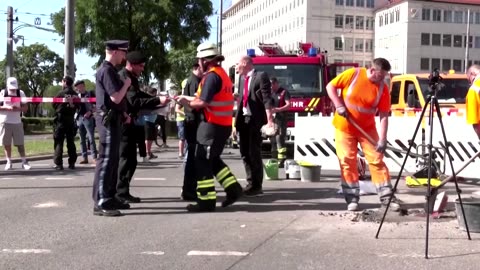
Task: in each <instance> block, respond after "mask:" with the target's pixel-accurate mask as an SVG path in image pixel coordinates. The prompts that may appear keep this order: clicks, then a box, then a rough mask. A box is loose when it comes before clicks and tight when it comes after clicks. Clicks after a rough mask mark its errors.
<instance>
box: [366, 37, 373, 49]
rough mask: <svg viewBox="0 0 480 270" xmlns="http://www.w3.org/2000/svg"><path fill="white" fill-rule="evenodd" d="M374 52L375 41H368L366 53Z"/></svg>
mask: <svg viewBox="0 0 480 270" xmlns="http://www.w3.org/2000/svg"><path fill="white" fill-rule="evenodd" d="M372 51H373V39H366V40H365V52H372Z"/></svg>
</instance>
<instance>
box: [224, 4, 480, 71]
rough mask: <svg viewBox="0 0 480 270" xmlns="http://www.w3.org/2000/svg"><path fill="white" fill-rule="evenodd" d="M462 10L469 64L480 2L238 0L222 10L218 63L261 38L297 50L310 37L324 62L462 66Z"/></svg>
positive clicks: (475, 49) (400, 67)
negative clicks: (380, 59)
mask: <svg viewBox="0 0 480 270" xmlns="http://www.w3.org/2000/svg"><path fill="white" fill-rule="evenodd" d="M468 10H470V35H469V36H470V38H469V39H470V48H469V59H470V60H469V62H467V63H477V60H480V57H479V56H480V1H476V0H450V1H447V0H430V1H419V0H236V1H233V2H232V5H231V6H230V7H229V8H228V9H227V10H226V11H225V12H224V13H223V24H222V32H223V34H222V52H223V54H224V55H225V57H226V61H225V62H224V66H226V67H229V66H232V65H234V64H235V63H236V61H237V60H238V58H239V57H240V56H241V55H244V54H246V50H247V49H248V48H255V47H256V46H257V45H258V44H259V43H278V45H280V46H281V47H282V48H283V49H284V51H286V52H292V53H295V52H296V51H297V50H298V43H299V42H311V43H313V45H314V47H317V48H319V49H320V50H321V51H325V52H326V54H327V56H328V59H329V61H330V62H356V63H359V64H360V65H361V66H366V65H369V64H370V61H371V60H372V59H373V58H374V57H385V58H387V59H388V60H390V61H391V63H392V72H393V73H407V72H408V73H416V72H429V71H431V70H432V69H433V68H439V69H440V70H444V71H447V70H450V69H454V70H456V71H463V68H464V66H465V61H464V59H465V51H466V48H465V45H466V38H465V37H466V35H467V34H466V29H467V23H466V22H467V15H468ZM477 33H478V34H477ZM477 35H478V36H477ZM447 56H448V57H447Z"/></svg>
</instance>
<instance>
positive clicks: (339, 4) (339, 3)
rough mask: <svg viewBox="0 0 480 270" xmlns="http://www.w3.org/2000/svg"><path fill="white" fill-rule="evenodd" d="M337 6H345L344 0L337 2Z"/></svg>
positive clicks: (337, 0) (336, 0)
mask: <svg viewBox="0 0 480 270" xmlns="http://www.w3.org/2000/svg"><path fill="white" fill-rule="evenodd" d="M335 5H337V6H343V0H335Z"/></svg>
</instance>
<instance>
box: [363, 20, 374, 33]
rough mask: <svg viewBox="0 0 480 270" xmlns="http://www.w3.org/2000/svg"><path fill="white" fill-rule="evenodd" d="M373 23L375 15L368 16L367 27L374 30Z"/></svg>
mask: <svg viewBox="0 0 480 270" xmlns="http://www.w3.org/2000/svg"><path fill="white" fill-rule="evenodd" d="M373 24H374V20H373V17H367V18H366V21H365V29H366V30H373Z"/></svg>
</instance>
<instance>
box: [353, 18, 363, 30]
mask: <svg viewBox="0 0 480 270" xmlns="http://www.w3.org/2000/svg"><path fill="white" fill-rule="evenodd" d="M363 20H364V19H363V16H356V17H355V28H356V29H362V30H363Z"/></svg>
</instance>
